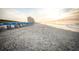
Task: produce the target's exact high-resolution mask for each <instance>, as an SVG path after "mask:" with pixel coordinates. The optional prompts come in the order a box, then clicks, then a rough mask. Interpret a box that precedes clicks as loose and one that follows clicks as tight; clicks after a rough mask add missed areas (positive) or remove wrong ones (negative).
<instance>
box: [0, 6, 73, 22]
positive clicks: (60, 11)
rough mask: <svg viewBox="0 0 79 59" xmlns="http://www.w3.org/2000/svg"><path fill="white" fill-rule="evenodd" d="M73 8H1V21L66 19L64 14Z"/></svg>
mask: <svg viewBox="0 0 79 59" xmlns="http://www.w3.org/2000/svg"><path fill="white" fill-rule="evenodd" d="M71 10H73V8H50V9H49V8H0V19H8V20H16V21H17V20H18V21H26V19H27V17H28V16H31V17H33V18H35V19H37V20H39V19H46V18H52V19H53V20H55V19H59V18H61V17H64V14H65V13H67V12H69V11H71Z"/></svg>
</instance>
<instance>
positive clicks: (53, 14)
mask: <svg viewBox="0 0 79 59" xmlns="http://www.w3.org/2000/svg"><path fill="white" fill-rule="evenodd" d="M40 12H41V14H43V15H44V17H45V18H52V19H53V20H58V19H60V18H63V17H64V16H66V15H65V14H64V13H63V12H62V11H61V9H43V10H41V11H40Z"/></svg>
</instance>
